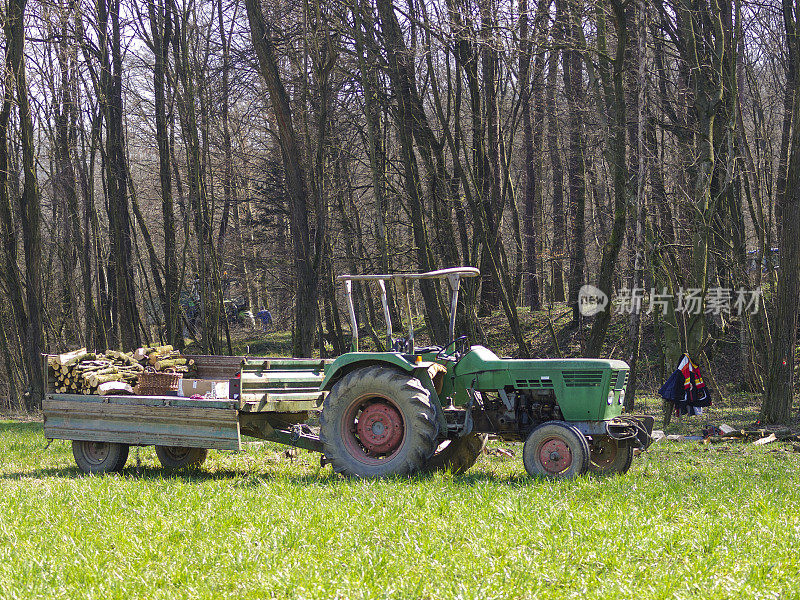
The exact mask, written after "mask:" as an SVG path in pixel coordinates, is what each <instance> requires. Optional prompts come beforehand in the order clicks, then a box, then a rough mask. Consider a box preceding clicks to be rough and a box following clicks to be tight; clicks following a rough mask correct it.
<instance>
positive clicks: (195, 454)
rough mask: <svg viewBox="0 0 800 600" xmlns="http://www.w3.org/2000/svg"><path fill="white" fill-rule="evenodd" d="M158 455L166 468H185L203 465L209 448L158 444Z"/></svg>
mask: <svg viewBox="0 0 800 600" xmlns="http://www.w3.org/2000/svg"><path fill="white" fill-rule="evenodd" d="M156 456H158V460H159V462H161V466H162V467H164V468H165V469H183V468H186V467H199V466H200V465H202V464H203V463H204V462H205V460H206V458H207V457H208V450H206V449H205V448H184V447H182V446H156Z"/></svg>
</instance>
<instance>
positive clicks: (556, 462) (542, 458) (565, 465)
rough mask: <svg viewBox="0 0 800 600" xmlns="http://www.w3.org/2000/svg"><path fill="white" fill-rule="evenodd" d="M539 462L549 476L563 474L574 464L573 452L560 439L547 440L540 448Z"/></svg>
mask: <svg viewBox="0 0 800 600" xmlns="http://www.w3.org/2000/svg"><path fill="white" fill-rule="evenodd" d="M539 462H541V463H542V467H543V468H544V470H545V471H547V473H549V474H556V473H563V472H564V471H566V470H567V469H569V467H570V465H571V464H572V450H570V449H569V445H568V444H567V443H566V442H565V441H564V440H563V439H561V438H559V437H551V438H547V439H546V440H545V441H544V442H542V445H541V446H539Z"/></svg>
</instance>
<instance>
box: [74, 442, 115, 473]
mask: <svg viewBox="0 0 800 600" xmlns="http://www.w3.org/2000/svg"><path fill="white" fill-rule="evenodd" d="M72 456H74V457H75V463H76V464H77V465H78V467H80V469H81V471H83V472H84V473H115V472H119V471H121V470H122V468H123V467H124V466H125V463H126V462H127V460H128V444H117V443H115V442H87V441H84V440H72Z"/></svg>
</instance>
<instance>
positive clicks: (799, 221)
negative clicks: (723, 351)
mask: <svg viewBox="0 0 800 600" xmlns="http://www.w3.org/2000/svg"><path fill="white" fill-rule="evenodd" d="M783 19H784V25H785V28H786V43H787V45H788V46H789V47H790V48H791V49H792V50H793V51H792V52H790V56H793V57H796V56H798V50H800V34H799V33H798V31H797V9H796V6H795V5H794V3H793V2H792V0H783ZM795 67H796V65H795ZM792 84H793V89H794V101H793V103H792V125H791V131H792V135H791V144H790V155H789V169H788V171H787V179H786V197H785V202H784V206H783V210H782V211H781V221H782V223H781V229H782V232H783V235H782V236H781V238H780V240H779V241H778V245H779V246H778V247H779V249H780V250H779V251H780V257H781V268H780V270H779V271H778V288H777V292H776V302H775V306H776V310H775V321H774V327H773V334H772V343H773V345H772V348H771V352H770V360H769V364H768V365H767V378H766V379H767V380H766V390H765V395H764V403H763V405H762V408H761V418H762V420H763V421H764V422H766V423H786V422H788V421H789V419H790V416H791V407H792V400H793V397H794V380H795V375H794V370H795V347H796V345H797V321H798V309H800V306H798V305H799V304H800V303H799V302H798V298H799V297H800V81H799V80H798V78H796V77H795V79H794V81H793V82H792Z"/></svg>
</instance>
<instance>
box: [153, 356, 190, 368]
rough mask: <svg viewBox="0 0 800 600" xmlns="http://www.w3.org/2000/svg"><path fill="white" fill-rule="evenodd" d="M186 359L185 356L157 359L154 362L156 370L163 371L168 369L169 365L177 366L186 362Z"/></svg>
mask: <svg viewBox="0 0 800 600" xmlns="http://www.w3.org/2000/svg"><path fill="white" fill-rule="evenodd" d="M187 362H188V361H187V360H186V359H185V358H168V359H165V360H159V361H158V362H156V363H155V368H156V371H163V370H164V369H168V368H170V367H178V366H182V365H185V364H187Z"/></svg>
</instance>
